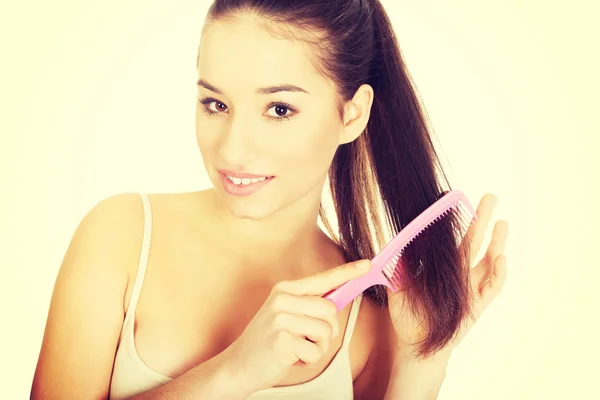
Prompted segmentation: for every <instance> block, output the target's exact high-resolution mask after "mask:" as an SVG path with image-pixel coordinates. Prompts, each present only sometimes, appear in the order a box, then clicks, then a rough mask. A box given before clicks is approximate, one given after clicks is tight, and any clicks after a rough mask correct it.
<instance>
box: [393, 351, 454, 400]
mask: <svg viewBox="0 0 600 400" xmlns="http://www.w3.org/2000/svg"><path fill="white" fill-rule="evenodd" d="M449 358H450V355H449V353H439V354H438V353H436V354H435V355H434V356H431V357H428V358H415V357H414V355H412V354H407V353H406V352H403V351H399V352H398V353H397V354H396V357H395V359H394V364H393V366H392V371H391V374H390V381H389V385H388V389H387V391H386V397H385V400H388V399H390V400H391V399H394V400H402V399H411V400H413V399H414V400H429V399H436V398H437V395H438V393H439V391H440V389H441V386H442V383H443V381H444V379H445V378H446V370H447V366H448V361H449Z"/></svg>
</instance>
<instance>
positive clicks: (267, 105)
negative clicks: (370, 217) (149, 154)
mask: <svg viewBox="0 0 600 400" xmlns="http://www.w3.org/2000/svg"><path fill="white" fill-rule="evenodd" d="M198 79H199V84H198V92H197V93H198V102H197V104H196V137H197V141H198V145H199V147H200V151H201V153H202V157H203V161H204V165H205V167H206V170H207V172H208V175H209V177H210V179H211V181H212V183H213V184H214V186H215V188H216V192H217V193H218V195H219V196H220V198H221V200H222V201H223V203H224V204H225V205H226V206H227V208H228V209H229V210H230V211H231V212H232V214H233V215H235V216H237V217H240V218H250V219H261V218H264V217H267V216H269V215H271V214H273V213H274V212H276V211H279V210H282V209H284V208H286V207H288V206H290V205H292V204H295V203H297V202H305V203H306V204H314V201H317V202H318V199H320V195H321V190H322V186H323V183H324V181H325V177H326V174H327V171H328V169H329V166H330V164H331V161H332V159H333V156H334V154H335V151H336V149H337V147H338V145H339V143H340V133H341V131H342V127H343V126H342V121H341V120H340V118H339V116H338V114H337V109H336V103H335V89H334V87H333V86H332V84H331V83H330V82H329V81H328V80H326V79H325V78H323V77H322V76H321V75H319V74H318V72H317V70H316V69H315V68H314V67H313V65H312V64H311V62H310V59H309V53H308V49H307V48H306V47H305V46H303V45H302V44H300V43H299V42H292V41H288V40H278V39H276V38H274V37H273V36H271V35H270V34H269V33H268V32H267V31H266V30H264V29H263V28H261V27H260V26H259V25H257V24H256V23H255V22H253V21H252V20H251V19H240V20H238V21H237V22H235V23H215V24H210V25H207V26H206V27H205V29H204V31H203V35H202V39H201V43H200V47H199V62H198ZM285 85H290V86H293V88H292V89H290V88H285V87H284V88H280V89H268V88H274V87H279V86H285ZM275 90H277V91H275ZM244 174H247V176H255V178H254V179H252V178H244V179H242V178H243V177H244V176H245V175H244ZM253 181H254V183H253ZM248 183H250V184H248Z"/></svg>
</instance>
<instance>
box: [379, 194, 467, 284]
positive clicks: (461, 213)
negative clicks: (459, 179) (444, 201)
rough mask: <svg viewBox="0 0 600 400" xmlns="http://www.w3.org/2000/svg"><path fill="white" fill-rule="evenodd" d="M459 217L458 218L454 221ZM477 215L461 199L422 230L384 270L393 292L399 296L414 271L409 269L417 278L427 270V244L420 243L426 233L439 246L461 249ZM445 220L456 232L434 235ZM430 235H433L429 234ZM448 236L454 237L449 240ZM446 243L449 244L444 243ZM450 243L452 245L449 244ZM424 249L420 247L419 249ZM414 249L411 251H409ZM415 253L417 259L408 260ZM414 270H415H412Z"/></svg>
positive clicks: (390, 260)
mask: <svg viewBox="0 0 600 400" xmlns="http://www.w3.org/2000/svg"><path fill="white" fill-rule="evenodd" d="M453 217H455V218H453ZM475 217H476V216H475V215H473V214H472V213H471V211H470V210H469V208H468V207H467V206H466V205H465V204H464V203H463V202H462V201H461V200H460V199H459V200H458V201H456V202H455V203H453V204H452V205H450V207H449V208H448V209H446V210H445V211H444V212H443V213H441V214H440V215H438V216H437V217H435V218H434V219H433V220H432V221H431V222H429V223H428V224H427V225H425V226H424V227H423V228H422V229H421V230H419V231H418V232H417V233H416V234H415V235H414V236H413V237H412V238H411V239H410V240H409V241H408V242H406V244H405V245H404V246H402V247H401V248H400V249H398V250H397V251H396V252H394V254H393V255H392V256H391V257H390V258H389V259H388V260H387V262H386V263H385V265H384V266H383V270H382V272H383V274H384V275H385V277H386V278H387V279H388V282H389V283H390V286H392V290H393V291H394V292H397V291H398V290H400V289H401V288H402V282H403V281H404V280H405V279H406V278H407V277H406V276H403V275H406V274H409V273H410V271H408V269H413V270H414V269H415V268H414V266H415V265H416V267H417V268H416V271H414V273H413V274H412V276H413V277H415V278H416V277H417V276H419V275H420V274H421V273H422V272H423V270H424V267H423V266H424V265H427V263H426V262H425V260H426V255H427V252H426V244H427V243H425V241H424V240H419V239H421V238H422V235H421V234H422V233H424V232H425V231H430V232H431V235H432V237H430V239H438V240H436V241H435V244H440V245H455V246H456V245H458V244H460V242H461V241H462V239H463V237H464V236H465V234H466V232H467V230H468V229H469V227H470V226H471V224H472V223H473V222H474V221H475ZM443 218H449V219H450V220H451V222H452V224H450V226H451V227H452V232H449V233H450V234H451V235H448V232H434V231H435V229H433V231H431V228H433V227H434V226H436V223H437V222H438V221H440V220H441V219H443ZM428 233H429V232H428ZM448 236H451V237H450V238H448ZM444 240H445V241H446V242H444ZM448 240H449V241H450V243H448ZM419 245H420V246H419ZM409 249H410V250H409ZM410 252H413V253H414V254H412V256H413V257H408V260H407V257H406V255H407V253H410ZM410 267H412V268H410Z"/></svg>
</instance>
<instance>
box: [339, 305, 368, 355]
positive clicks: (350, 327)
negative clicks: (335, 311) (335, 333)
mask: <svg viewBox="0 0 600 400" xmlns="http://www.w3.org/2000/svg"><path fill="white" fill-rule="evenodd" d="M362 298H363V294H360V295H359V296H358V297H357V298H355V299H354V301H353V302H352V308H351V309H350V316H349V317H348V323H347V324H346V331H345V332H344V341H343V342H342V348H346V347H348V345H349V344H350V339H352V333H353V332H354V325H356V320H357V318H358V311H359V310H360V303H361V301H362Z"/></svg>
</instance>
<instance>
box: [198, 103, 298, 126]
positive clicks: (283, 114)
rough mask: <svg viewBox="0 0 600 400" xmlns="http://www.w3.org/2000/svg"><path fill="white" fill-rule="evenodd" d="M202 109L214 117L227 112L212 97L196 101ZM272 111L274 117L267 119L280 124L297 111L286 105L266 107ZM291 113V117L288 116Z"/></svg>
mask: <svg viewBox="0 0 600 400" xmlns="http://www.w3.org/2000/svg"><path fill="white" fill-rule="evenodd" d="M198 102H199V103H200V104H202V105H203V106H204V107H202V110H203V111H204V112H205V113H206V114H208V115H211V116H212V115H216V114H221V113H224V112H225V111H226V110H227V106H226V105H225V104H224V103H222V102H220V101H219V100H217V99H214V98H212V97H207V98H204V99H201V100H198ZM213 103H215V106H214V107H215V108H214V109H213V107H211V105H212V104H213ZM271 109H274V111H275V115H267V117H268V118H269V119H271V120H274V121H276V122H282V121H283V120H289V119H290V118H291V117H292V116H294V115H296V113H297V111H296V110H295V109H294V108H293V107H292V106H291V105H290V104H288V103H281V102H279V103H271V104H269V106H268V107H267V110H271ZM290 113H291V115H290Z"/></svg>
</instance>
